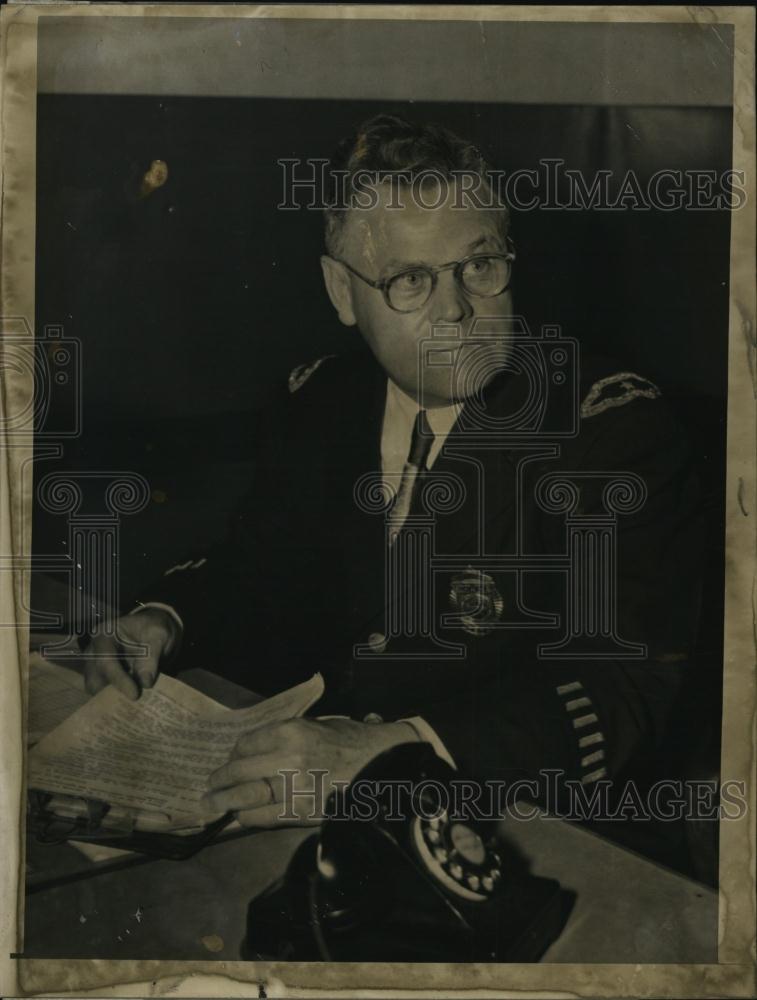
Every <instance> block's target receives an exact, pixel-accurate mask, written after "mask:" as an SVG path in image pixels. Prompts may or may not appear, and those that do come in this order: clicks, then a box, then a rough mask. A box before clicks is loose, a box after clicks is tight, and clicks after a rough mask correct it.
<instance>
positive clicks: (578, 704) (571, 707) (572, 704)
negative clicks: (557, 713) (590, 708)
mask: <svg viewBox="0 0 757 1000" xmlns="http://www.w3.org/2000/svg"><path fill="white" fill-rule="evenodd" d="M587 705H591V701H590V699H589V698H574V699H573V700H572V701H566V702H565V711H566V712H575V710H576V709H577V708H586V706H587Z"/></svg>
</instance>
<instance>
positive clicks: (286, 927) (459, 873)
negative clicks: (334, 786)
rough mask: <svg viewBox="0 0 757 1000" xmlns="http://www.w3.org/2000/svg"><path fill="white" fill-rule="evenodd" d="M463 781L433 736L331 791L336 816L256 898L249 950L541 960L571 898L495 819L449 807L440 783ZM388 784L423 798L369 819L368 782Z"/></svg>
mask: <svg viewBox="0 0 757 1000" xmlns="http://www.w3.org/2000/svg"><path fill="white" fill-rule="evenodd" d="M459 778H460V775H459V774H458V773H457V772H455V771H453V770H452V769H451V768H450V767H449V766H448V765H447V764H446V763H445V762H444V761H442V760H441V759H440V758H439V757H437V756H436V754H435V753H434V751H433V750H432V748H431V747H430V745H429V744H427V743H413V744H406V745H402V746H398V747H394V748H393V749H391V750H389V751H387V752H386V753H384V754H381V755H380V756H379V757H377V758H375V760H373V761H372V762H371V763H370V764H369V765H368V767H366V768H365V769H364V770H363V771H362V772H361V773H360V774H359V775H358V776H357V778H356V779H355V780H354V781H353V782H352V784H350V785H349V786H347V788H346V789H344V790H340V791H339V792H337V793H334V796H333V797H332V799H331V803H330V805H331V808H330V809H329V810H328V815H329V817H330V818H328V819H327V820H326V821H325V823H324V824H323V826H322V828H321V832H320V834H314V835H313V836H312V837H310V838H308V839H307V840H306V841H305V842H304V843H303V844H302V845H301V846H300V848H299V850H298V851H297V853H296V854H295V856H294V858H293V859H292V862H291V864H290V866H289V868H288V870H287V872H286V874H285V875H284V877H283V878H282V879H280V880H279V881H278V882H276V883H275V884H274V885H273V886H271V887H270V888H269V889H268V890H267V891H266V892H265V893H263V895H261V896H259V897H257V898H256V899H254V900H253V901H252V902H251V903H250V905H249V908H248V913H247V933H246V937H245V940H244V942H243V944H242V957H243V958H245V959H248V960H257V959H272V960H284V961H287V960H288V961H332V962H333V961H344V962H533V961H537V960H538V959H539V957H540V956H541V955H542V954H543V953H544V951H545V950H546V948H547V947H548V945H549V944H550V943H551V942H552V941H554V940H555V939H556V938H557V937H558V936H559V934H560V932H561V931H562V928H563V926H564V924H565V921H566V920H567V917H568V915H569V913H570V910H571V908H572V905H573V902H574V896H573V895H572V894H571V893H568V892H565V891H564V890H562V889H561V887H560V885H559V884H558V883H557V882H556V881H554V880H552V879H545V878H537V877H535V876H533V875H531V874H530V873H529V871H528V865H527V862H526V861H525V860H524V859H523V858H522V856H520V855H519V854H518V853H517V851H516V850H515V849H514V848H513V847H512V846H511V845H509V844H508V843H507V842H506V841H505V840H503V839H502V838H501V836H500V835H499V833H498V826H499V823H498V821H496V820H486V821H482V820H478V819H471V818H469V817H468V816H460V817H458V816H457V815H455V814H450V810H445V809H444V808H442V807H441V804H442V803H443V801H444V799H445V796H441V795H439V785H440V783H442V784H443V785H444V787H445V788H446V789H448V790H449V789H451V787H452V786H451V782H453V781H454V779H459ZM391 782H394V783H395V787H400V785H404V786H405V787H406V788H407V787H408V785H410V786H411V787H412V788H413V789H415V790H417V791H418V793H419V794H418V795H417V796H415V798H413V799H411V801H414V802H415V807H414V808H411V809H405V810H401V809H398V808H397V804H396V800H395V801H394V803H392V802H391V800H389V801H387V800H386V799H385V798H384V797H382V796H379V795H377V796H376V797H375V800H374V802H375V805H374V807H373V810H372V814H371V818H370V819H365V818H360V816H361V813H362V815H365V812H366V804H365V800H364V798H363V797H361V793H360V789H361V788H365V787H376V788H379V787H388V786H389V783H391ZM373 783H375V785H374V784H373ZM424 787H425V789H428V793H426V792H425V791H424ZM407 798H409V797H407ZM449 801H450V802H452V801H454V799H453V797H452V796H451V795H450V796H449ZM376 807H377V808H376Z"/></svg>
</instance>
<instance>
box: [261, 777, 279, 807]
mask: <svg viewBox="0 0 757 1000" xmlns="http://www.w3.org/2000/svg"><path fill="white" fill-rule="evenodd" d="M263 781H264V782H265V783H266V785H268V791H269V792H270V793H271V797H270V799H269V800H268V802H267V803H266V805H269V806H271V805H273V803H274V802H275V801H276V792H274V790H273V782H272V781H271V779H270V778H263Z"/></svg>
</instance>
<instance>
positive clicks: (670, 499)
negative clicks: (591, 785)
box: [145, 351, 701, 782]
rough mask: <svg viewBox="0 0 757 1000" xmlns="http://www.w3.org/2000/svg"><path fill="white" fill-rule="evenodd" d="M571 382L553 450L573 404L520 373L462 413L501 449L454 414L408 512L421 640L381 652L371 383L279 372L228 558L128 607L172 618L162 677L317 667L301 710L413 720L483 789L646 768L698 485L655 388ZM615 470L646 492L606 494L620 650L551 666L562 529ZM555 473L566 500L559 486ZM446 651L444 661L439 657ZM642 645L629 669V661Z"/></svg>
mask: <svg viewBox="0 0 757 1000" xmlns="http://www.w3.org/2000/svg"><path fill="white" fill-rule="evenodd" d="M526 367H527V366H526ZM580 373H581V374H580V378H578V381H577V383H576V385H575V387H574V391H575V393H577V396H576V400H577V401H578V402H580V403H581V407H580V414H578V413H577V412H574V413H573V416H575V417H577V418H578V419H577V423H576V425H575V428H574V430H575V433H573V434H572V436H568V437H565V438H558V437H557V436H556V433H555V429H557V430H559V429H560V428H561V427H563V426H568V425H569V424H570V413H569V412H568V411H570V409H571V405H572V404H571V403H570V399H569V398H568V397H569V392H567V391H565V392H562V393H561V391H558V390H560V386H558V385H557V383H556V382H551V381H549V379H550V372H549V371H547V382H545V383H544V385H542V386H541V388H540V389H539V392H538V393H537V396H536V397H534V395H533V386H532V382H533V372H532V373H531V374H529V373H528V372H527V371H525V370H524V371H521V373H520V374H518V373H517V372H515V373H510V374H507V375H504V376H502V377H501V378H498V379H497V380H496V381H495V382H493V383H492V384H491V385H490V386H488V387H487V388H486V390H485V391H484V392H483V393H482V394H481V396H480V397H479V399H478V401H477V404H476V405H477V406H478V410H479V411H480V413H482V414H483V415H484V423H485V424H486V420H487V419H488V418H492V420H493V421H495V423H496V421H497V420H499V421H500V422H499V423H497V424H496V428H499V427H502V426H504V427H505V428H510V429H512V428H515V432H513V433H510V431H508V432H507V433H505V434H504V435H503V434H500V433H499V431H498V430H496V428H495V430H496V433H494V434H493V435H488V436H487V434H486V433H482V432H481V428H480V426H479V427H478V429H477V430H472V431H471V430H467V429H466V428H464V427H461V426H460V423H461V420H462V419H463V416H464V415H465V414H466V410H467V409H469V407H468V406H467V405H466V407H464V409H463V415H461V418H460V420H459V421H458V424H457V425H456V427H455V428H454V429H453V433H452V434H451V435H450V437H449V438H448V439H447V441H446V442H445V445H444V448H443V449H442V452H441V453H440V455H439V457H438V458H437V460H436V462H435V464H434V466H433V469H432V470H431V471H430V472H429V473H428V474H427V477H426V478H427V482H426V485H427V486H428V488H432V487H433V486H434V485H435V486H436V487H437V491H438V492H437V499H436V508H437V509H436V510H435V511H434V512H433V514H432V515H430V516H429V515H428V511H427V510H426V508H425V507H424V506H422V509H420V510H416V511H414V514H417V515H418V516H419V517H421V518H423V517H424V516H425V518H426V520H425V524H426V530H428V524H429V521H430V522H431V523H432V526H433V539H432V541H431V542H430V543H429V544H430V546H431V553H432V555H433V556H434V557H435V558H436V559H437V562H436V564H435V567H434V570H433V573H432V574H431V580H432V583H431V585H430V586H429V587H428V588H427V589H428V591H429V593H430V594H431V595H432V597H431V598H429V601H428V602H427V607H428V609H429V610H428V611H427V614H428V615H429V616H430V617H429V620H428V622H427V623H426V624H427V626H428V627H427V628H426V629H425V633H426V634H421V635H418V634H417V632H418V629H415V634H411V635H409V636H404V637H403V636H402V635H400V636H394V637H392V636H391V635H390V636H389V637H388V639H387V622H388V621H389V618H390V616H389V615H388V610H387V609H388V607H389V605H391V603H392V601H395V602H401V600H402V595H403V593H404V590H403V587H402V585H401V583H400V584H399V585H398V586H395V587H394V588H391V587H390V588H389V589H387V581H386V576H387V569H386V567H387V547H386V535H385V530H386V525H385V516H384V514H383V513H382V512H381V510H380V509H378V507H379V506H380V505H377V504H376V502H375V499H376V498H375V491H374V493H373V494H372V493H371V489H370V487H371V483H373V482H375V480H376V477H377V474H378V473H379V471H380V467H381V466H380V462H381V459H380V439H381V427H382V418H383V408H384V403H385V395H386V375H385V373H384V372H383V371H382V370H381V369H380V368H379V367H378V365H377V364H376V363H375V361H374V360H373V358H372V356H371V355H370V354H369V353H368V352H367V351H366V352H365V353H361V354H350V355H345V356H343V357H332V358H328V359H325V360H323V362H322V363H318V364H315V365H310V366H308V367H307V368H305V367H304V366H303V368H302V369H301V370H299V371H296V372H295V373H293V376H292V377H291V378H290V386H289V390H290V391H286V392H283V393H282V396H281V398H280V399H277V401H276V402H275V403H274V404H273V405H272V406H271V407H270V408H269V409H268V410H267V411H266V412H265V413H264V414H263V415H261V417H260V424H259V433H258V435H257V439H258V440H257V443H256V446H257V459H256V467H255V472H254V479H253V482H252V483H251V484H250V490H249V493H248V494H247V496H246V497H245V499H244V501H243V502H242V503H241V505H240V506H239V509H238V510H237V511H236V513H235V514H234V517H233V519H232V524H231V529H230V532H229V537H228V540H227V542H226V543H225V544H224V545H223V546H221V547H219V548H218V549H217V550H216V551H213V552H209V553H203V552H196V553H188V561H186V562H184V563H182V564H181V566H180V567H175V568H171V569H170V570H168V571H167V575H166V576H164V578H163V580H162V581H161V582H160V583H159V585H158V586H157V587H155V588H154V589H153V591H152V592H150V593H147V594H145V600H146V601H147V600H155V601H162V602H165V603H168V604H171V605H172V606H173V607H175V608H176V610H177V611H178V613H179V615H180V616H181V618H182V620H183V622H184V636H183V641H182V647H181V651H180V655H179V657H178V658H177V662H178V663H179V664H180V665H181V666H182V667H187V666H192V665H197V666H204V667H206V668H209V669H213V670H215V671H217V672H218V673H220V674H222V675H225V676H226V677H228V678H230V679H233V680H235V681H237V682H239V683H241V684H244V685H245V686H247V687H249V688H251V689H253V690H258V691H260V692H261V693H272V692H274V691H276V690H280V689H283V688H285V687H287V686H289V685H291V684H293V683H295V682H297V681H300V680H304V679H306V678H307V677H309V676H311V675H312V674H313V672H314V671H316V670H320V671H321V672H322V673H323V675H324V679H325V681H326V695H325V697H324V700H323V701H322V702H320V703H319V704H318V705H317V706H316V709H315V710H316V711H317V712H318V713H319V714H326V713H338V712H342V713H345V714H349V715H351V716H352V717H354V718H358V719H363V718H365V717H369V718H373V719H376V717H379V718H381V719H384V720H385V721H391V720H394V719H398V718H405V717H410V716H420V717H422V718H423V719H424V720H425V721H426V722H427V723H428V724H429V725H431V726H432V727H433V729H434V730H435V731H436V733H437V734H438V735H439V737H440V738H441V739H442V741H443V742H444V744H445V746H446V748H447V749H448V751H449V752H450V753H451V754H452V756H453V757H454V759H455V761H456V763H457V764H458V766H459V767H460V768H461V769H462V770H463V771H464V772H467V773H469V774H472V775H475V776H477V777H480V778H481V779H491V778H500V779H501V778H505V779H512V778H514V777H516V776H518V777H523V776H531V775H535V774H536V773H537V772H538V771H539V770H540V769H546V768H550V769H560V770H562V771H564V772H566V774H567V775H568V776H569V777H571V778H575V779H580V780H583V781H584V782H592V781H594V780H598V779H599V778H605V777H609V778H619V777H620V776H622V775H629V774H633V773H634V771H635V769H637V768H639V767H640V766H646V765H647V764H648V763H649V762H650V761H651V762H653V766H654V761H655V759H656V755H657V754H658V752H659V747H660V745H661V742H662V739H663V737H664V735H665V729H666V724H667V720H668V717H669V713H670V712H671V709H672V707H673V705H674V703H675V701H676V698H677V697H678V694H679V691H680V689H681V686H682V684H683V683H685V678H686V670H687V663H688V661H689V657H690V655H691V650H692V646H693V642H694V638H695V630H696V621H697V613H698V600H699V576H700V572H701V570H700V562H701V544H700V538H701V520H700V515H699V507H698V489H697V483H696V479H695V477H694V475H693V473H692V471H691V468H690V459H689V452H688V449H687V445H686V442H685V437H684V435H683V433H682V430H681V428H680V427H679V425H678V423H677V421H676V418H675V417H674V415H673V413H672V412H671V410H670V409H669V407H668V405H667V404H666V401H665V399H664V398H663V397H662V395H661V393H660V391H659V389H657V388H656V387H655V386H654V385H652V383H650V382H648V381H647V380H646V379H644V378H642V377H640V376H638V375H635V374H633V373H629V372H626V371H624V370H623V369H622V368H619V367H618V366H617V365H612V364H610V363H609V362H602V361H598V360H595V361H590V360H582V362H581V365H580ZM539 393H541V395H539ZM566 399H568V402H567V403H566ZM534 400H535V404H534ZM534 405H535V406H536V409H535V411H534V412H535V415H534V414H531V411H532V410H534ZM566 407H567V409H566ZM573 409H574V411H575V410H576V407H575V406H574V407H573ZM563 411H565V412H563ZM529 414H531V416H529ZM479 424H480V420H479ZM487 426H488V425H487ZM524 428H525V430H524ZM620 473H623V474H626V482H628V480H629V478H630V481H631V483H632V485H633V484H637V486H638V483H639V482H640V483H642V484H643V487H642V491H643V493H645V497H644V498H643V503H642V504H641V506H638V504H637V501H638V497H636V498H635V499H633V500H632V502H631V503H630V506H629V505H628V504H626V506H627V507H629V512H627V513H623V512H621V513H617V508H618V507H619V508H620V509H621V511H622V510H624V509H625V508H624V506H623V504H624V488H622V487H621V488H620V491H619V493H618V492H617V491H616V494H614V496H615V508H616V513H615V515H614V516H613V518H611V520H614V523H615V525H616V528H615V538H614V541H612V540H611V542H608V543H607V544H608V545H609V548H608V554H607V559H608V560H609V563H610V564H613V565H614V566H615V570H616V573H615V575H616V581H617V582H616V590H615V592H614V594H613V593H610V592H608V596H607V601H609V602H611V603H612V602H614V604H615V607H616V632H617V638H618V639H619V642H616V643H615V645H614V646H613V649H614V650H615V653H617V654H619V655H615V654H612V655H609V656H608V655H607V644H606V643H604V644H603V641H602V637H601V636H600V637H599V639H597V637H596V636H595V637H594V640H596V642H595V641H594V640H591V639H590V641H588V645H587V644H586V643H585V644H584V645H585V646H586V653H587V655H579V656H576V655H575V650H574V653H573V656H572V658H569V659H554V658H550V657H549V656H548V655H545V653H544V651H543V650H542V651H541V653H540V651H539V647H540V645H541V646H543V645H545V644H546V645H549V644H553V645H554V644H556V643H559V641H560V639H561V637H562V636H563V634H564V633H565V629H566V623H567V622H568V619H569V618H570V608H569V599H568V590H569V587H570V586H571V585H575V584H570V582H569V581H570V573H571V571H570V569H569V567H568V564H567V562H566V559H567V555H568V553H567V549H568V546H569V544H573V543H570V542H569V539H568V524H567V517H568V515H570V516H571V517H574V518H575V517H579V518H583V519H584V520H583V521H582V522H581V523H583V524H588V523H589V522H588V521H586V519H587V518H592V516H594V515H596V516H598V517H599V521H598V522H596V523H599V524H600V526H604V527H606V526H607V524H608V522H607V510H606V507H607V499H608V495H607V490H606V487H607V483H608V481H609V479H612V475H613V474H620ZM545 476H547V477H550V478H549V479H545V478H544V477H545ZM364 477H367V478H364ZM566 478H567V480H568V481H570V482H573V483H574V485H575V488H576V490H577V493H575V494H566V493H565V490H563V492H562V493H561V492H560V482H561V481H562V480H563V479H566ZM621 478H622V477H621ZM539 484H541V485H539ZM550 484H552V486H551V489H550ZM629 488H630V487H628V486H626V488H625V498H626V500H628V490H629ZM539 489H541V493H540V494H539V495H538V496H537V494H538V491H539ZM450 490H452V492H454V493H455V496H454V497H453V502H448V503H447V504H446V507H445V496H447V497H448V494H449V492H450ZM439 491H441V492H439ZM631 492H633V490H631ZM566 496H568V499H569V500H570V503H569V507H570V509H569V510H566V508H565V505H564V504H562V506H561V498H562V499H563V500H564V499H565V497H566ZM366 497H367V499H366ZM371 497H373V500H371ZM448 499H449V497H448ZM634 504H636V506H637V509H631V508H633V507H634ZM603 518H604V520H603ZM414 523H415V522H414ZM412 530H415V529H414V528H413V529H412ZM605 537H606V538H607V536H605ZM190 555H191V556H192V558H191V559H189V556H190ZM499 556H513V557H516V559H515V561H516V562H518V560H520V566H521V568H520V569H517V568H515V566H514V564H513V563H512V562H511V563H509V564H504V563H502V561H501V560H500V561H499V562H498V561H497V557H499ZM487 560H488V561H487ZM523 567H526V568H525V569H524V568H523ZM403 579H404V578H403ZM585 582H586V581H585ZM588 585H589V586H591V584H590V582H589V584H588ZM455 615H456V616H457V617H456V618H455ZM450 616H452V618H450ZM550 616H551V617H550ZM505 626H507V627H505ZM421 631H423V630H422V629H421ZM429 632H432V633H433V634H432V635H428V633H429ZM382 640H384V642H383V643H382ZM592 642H594V645H592ZM597 643H598V644H597ZM443 644H446V645H443ZM450 644H452V646H453V647H454V646H455V645H456V646H457V647H458V655H455V656H452V657H450V656H449V655H448V654H449V648H448V647H449V645H450ZM603 645H604V650H605V655H604V656H603V655H602V648H600V647H602V646H603ZM356 647H362V651H360V652H357V651H356ZM366 647H368V649H367V651H366ZM639 647H641V649H642V652H643V654H644V655H643V656H641V657H638V656H636V657H635V658H633V657H632V658H626V656H625V653H626V652H627V651H628V650H629V649H630V650H632V651H633V650H635V652H636V653H638V651H639ZM460 649H462V655H459V651H460ZM372 650H373V651H374V655H371V651H372ZM580 652H581V650H580V649H579V653H580ZM597 652H598V653H599V655H600V658H598V659H597V658H593V654H594V653H597ZM611 653H612V650H611ZM398 654H401V655H400V657H399V658H394V657H395V656H396V655H398Z"/></svg>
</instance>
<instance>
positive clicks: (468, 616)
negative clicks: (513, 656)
mask: <svg viewBox="0 0 757 1000" xmlns="http://www.w3.org/2000/svg"><path fill="white" fill-rule="evenodd" d="M449 600H450V604H451V605H452V607H453V608H454V610H455V611H456V612H458V614H459V615H460V624H461V626H462V628H463V629H464V630H465V631H466V632H467V633H468V634H469V635H475V636H476V637H480V636H483V635H488V634H489V633H490V632H493V631H494V623H495V622H497V621H499V619H500V618H501V617H502V612H503V610H504V607H505V605H504V601H503V600H502V595H501V594H500V592H499V591H498V590H497V588H496V586H495V583H494V580H493V579H492V577H490V576H489V574H488V573H484V572H483V571H482V570H479V569H474V568H473V567H472V566H468V567H467V568H466V569H465V570H464V572H462V573H460V574H458V575H457V576H453V577H452V581H451V583H450V591H449Z"/></svg>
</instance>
